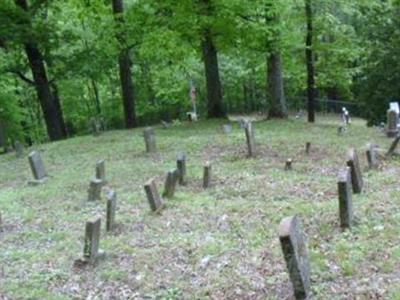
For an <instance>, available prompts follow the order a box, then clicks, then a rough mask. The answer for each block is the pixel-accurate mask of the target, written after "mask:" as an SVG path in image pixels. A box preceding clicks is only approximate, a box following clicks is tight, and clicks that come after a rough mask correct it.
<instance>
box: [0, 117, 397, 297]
mask: <svg viewBox="0 0 400 300" xmlns="http://www.w3.org/2000/svg"><path fill="white" fill-rule="evenodd" d="M222 124H223V123H222V121H207V122H199V123H196V124H183V125H177V126H174V127H172V128H170V129H167V130H165V129H162V128H156V135H157V143H158V148H159V155H156V156H151V155H148V154H146V153H145V152H144V142H143V137H142V130H141V129H137V130H130V131H113V132H107V133H104V134H103V135H101V136H100V137H92V136H86V137H78V138H74V139H69V140H66V141H62V142H57V143H51V144H45V145H40V146H38V147H36V149H38V150H40V151H41V153H42V157H43V160H44V161H45V164H46V166H47V169H48V172H49V174H50V175H51V177H50V178H49V180H48V181H47V182H46V183H45V184H43V185H41V186H36V187H32V186H28V185H27V181H28V180H29V179H30V178H31V173H30V169H29V165H28V161H27V158H26V157H25V158H23V159H16V158H15V156H14V155H13V154H8V155H3V156H1V157H0V189H1V190H0V210H1V211H2V215H3V232H2V233H1V235H0V263H1V268H0V299H291V298H292V288H291V285H290V282H289V279H288V274H287V271H286V266H285V263H284V260H283V256H282V253H281V249H280V245H279V240H278V237H277V229H278V225H279V222H280V221H281V219H282V218H283V217H286V216H290V215H294V214H298V215H299V216H300V217H301V219H302V222H303V227H304V230H305V232H306V234H307V236H308V245H309V252H310V259H311V271H312V292H313V298H314V299H400V271H399V270H400V263H399V262H400V243H399V235H398V232H399V228H400V210H399V207H400V201H399V200H400V197H399V189H400V185H399V183H398V182H399V178H400V164H399V162H398V161H396V160H391V161H384V162H382V163H381V167H380V168H379V170H372V171H368V170H367V166H366V158H365V154H364V152H365V149H364V147H365V144H366V143H367V142H373V143H376V144H379V145H380V146H381V147H382V148H384V149H387V148H388V146H389V144H390V140H389V139H387V138H386V137H385V136H384V134H383V133H382V132H380V131H379V130H377V129H371V128H367V127H366V126H365V123H364V121H362V120H355V121H354V123H353V124H352V125H351V126H350V128H349V130H348V132H346V134H345V135H343V136H338V134H337V127H338V125H339V121H338V119H337V118H336V117H332V116H319V117H318V123H317V124H315V125H309V124H307V123H305V122H304V121H300V120H289V121H262V122H257V123H255V124H254V127H255V130H256V134H255V135H256V140H257V144H258V155H257V157H256V158H252V159H249V158H246V146H245V135H244V132H243V130H242V129H240V128H239V126H238V125H237V124H234V126H233V132H232V133H231V134H228V135H227V134H225V133H224V132H223V130H222V128H221V125H222ZM308 141H310V142H311V143H312V150H311V154H310V155H309V156H307V155H305V144H306V142H308ZM349 147H356V148H357V150H358V153H359V157H360V161H361V164H362V169H363V171H364V180H365V190H364V192H363V193H362V194H361V195H354V197H353V200H354V210H355V214H356V216H357V226H355V227H354V228H353V230H352V231H347V232H344V233H343V232H341V231H340V229H339V228H338V227H339V222H338V201H337V184H336V180H337V178H336V176H337V172H338V170H339V169H340V168H341V167H343V166H344V164H345V158H346V152H347V149H348V148H349ZM178 151H185V152H186V153H187V157H188V162H187V163H188V179H189V183H188V185H187V186H185V187H181V186H179V187H178V189H177V192H176V194H175V197H174V198H173V199H171V200H170V201H168V202H167V205H166V208H165V209H164V210H163V211H162V213H161V215H154V214H152V213H150V212H149V205H148V202H147V200H146V196H145V193H144V189H143V184H144V183H145V182H146V181H147V180H148V179H150V178H152V177H155V178H156V182H157V184H158V187H159V190H160V191H161V190H162V186H163V181H164V177H165V172H166V171H168V170H170V169H172V168H174V167H175V164H176V163H175V156H176V153H177V152H178ZM288 158H292V159H293V167H294V170H293V171H284V163H285V161H286V159H288ZM98 159H105V160H106V169H107V171H106V173H107V179H108V182H109V184H108V186H109V187H111V188H113V189H115V190H116V191H117V194H118V210H117V222H118V228H117V230H116V232H115V233H114V234H106V233H105V232H104V224H105V222H104V221H105V220H104V216H105V206H106V205H105V200H104V199H103V201H101V202H100V201H99V202H97V203H86V202H85V198H86V197H87V188H88V185H89V181H90V179H91V178H92V177H93V176H94V165H95V162H96V161H97V160H98ZM206 160H211V161H212V163H213V176H214V186H213V188H211V189H209V190H206V191H205V190H203V189H202V187H201V178H202V167H203V164H204V162H205V161H206ZM95 215H100V216H102V236H101V241H100V247H101V249H102V250H104V251H105V252H106V258H105V260H104V261H102V262H100V263H99V264H98V265H97V266H94V267H92V266H91V267H86V268H83V269H77V268H74V267H73V262H74V260H75V259H78V258H80V257H81V255H82V252H83V236H84V226H85V221H86V220H88V219H89V218H90V217H92V216H95Z"/></svg>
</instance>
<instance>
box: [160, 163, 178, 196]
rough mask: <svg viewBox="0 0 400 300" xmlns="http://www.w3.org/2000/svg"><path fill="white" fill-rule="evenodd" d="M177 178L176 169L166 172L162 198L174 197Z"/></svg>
mask: <svg viewBox="0 0 400 300" xmlns="http://www.w3.org/2000/svg"><path fill="white" fill-rule="evenodd" d="M178 178H179V171H178V170H177V169H175V170H171V171H168V173H167V178H166V179H165V186H164V192H163V197H165V198H172V197H173V196H174V194H175V188H176V184H177V183H178Z"/></svg>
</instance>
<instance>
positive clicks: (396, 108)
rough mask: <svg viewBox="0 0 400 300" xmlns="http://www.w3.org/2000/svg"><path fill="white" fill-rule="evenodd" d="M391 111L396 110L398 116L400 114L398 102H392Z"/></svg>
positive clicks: (390, 104)
mask: <svg viewBox="0 0 400 300" xmlns="http://www.w3.org/2000/svg"><path fill="white" fill-rule="evenodd" d="M389 109H392V110H394V111H395V112H396V113H397V114H400V107H399V103H398V102H390V103H389Z"/></svg>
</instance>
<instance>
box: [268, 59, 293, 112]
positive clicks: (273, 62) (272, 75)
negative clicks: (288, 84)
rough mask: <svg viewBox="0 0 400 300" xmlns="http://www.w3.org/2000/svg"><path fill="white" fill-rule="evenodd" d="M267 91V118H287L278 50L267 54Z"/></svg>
mask: <svg viewBox="0 0 400 300" xmlns="http://www.w3.org/2000/svg"><path fill="white" fill-rule="evenodd" d="M267 64H268V71H267V73H268V91H269V95H270V99H271V101H270V109H269V112H268V118H287V116H288V111H287V107H286V98H285V92H284V87H283V74H282V73H283V72H282V59H281V54H280V53H279V52H272V53H271V54H270V55H269V56H268V63H267Z"/></svg>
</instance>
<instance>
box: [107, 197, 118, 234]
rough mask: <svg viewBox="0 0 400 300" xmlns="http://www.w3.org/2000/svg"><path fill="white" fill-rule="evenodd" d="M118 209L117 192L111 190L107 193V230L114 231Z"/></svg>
mask: <svg viewBox="0 0 400 300" xmlns="http://www.w3.org/2000/svg"><path fill="white" fill-rule="evenodd" d="M116 209H117V193H116V192H115V191H114V190H110V191H109V193H108V195H107V213H106V216H107V219H106V230H107V231H112V230H113V229H114V227H115V211H116Z"/></svg>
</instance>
